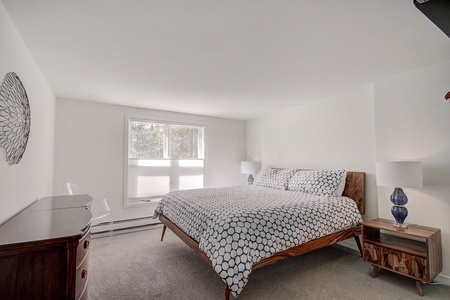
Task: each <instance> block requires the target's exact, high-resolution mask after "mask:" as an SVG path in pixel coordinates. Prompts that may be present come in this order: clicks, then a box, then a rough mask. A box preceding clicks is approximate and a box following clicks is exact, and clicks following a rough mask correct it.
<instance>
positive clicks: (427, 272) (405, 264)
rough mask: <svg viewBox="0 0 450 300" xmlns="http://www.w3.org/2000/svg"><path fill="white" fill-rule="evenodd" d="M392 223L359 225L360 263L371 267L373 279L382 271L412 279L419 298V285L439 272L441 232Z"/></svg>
mask: <svg viewBox="0 0 450 300" xmlns="http://www.w3.org/2000/svg"><path fill="white" fill-rule="evenodd" d="M392 223H393V221H392V220H386V219H374V220H371V221H368V222H364V223H362V247H363V260H364V261H366V262H368V263H370V264H372V265H373V272H372V277H374V278H375V277H376V276H377V272H378V268H383V269H386V270H390V271H392V272H395V273H398V274H401V275H403V276H407V277H409V278H412V279H414V280H416V286H417V292H418V293H419V295H420V296H423V291H422V282H426V283H431V282H432V281H433V279H434V278H435V277H436V276H437V275H438V274H439V273H440V272H441V271H442V242H441V230H440V229H437V228H432V227H425V226H420V225H415V224H410V225H409V227H408V228H397V227H394V226H392Z"/></svg>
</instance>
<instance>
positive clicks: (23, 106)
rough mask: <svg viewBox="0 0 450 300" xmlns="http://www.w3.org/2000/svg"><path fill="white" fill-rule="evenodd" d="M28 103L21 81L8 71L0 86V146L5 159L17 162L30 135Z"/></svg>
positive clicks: (13, 162) (10, 162) (9, 161)
mask: <svg viewBox="0 0 450 300" xmlns="http://www.w3.org/2000/svg"><path fill="white" fill-rule="evenodd" d="M30 126H31V120H30V104H29V102H28V96H27V92H26V91H25V88H24V87H23V85H22V82H21V81H20V79H19V76H17V74H16V73H14V72H9V73H7V74H6V76H5V78H4V79H3V83H2V85H1V87H0V147H2V148H3V149H5V153H6V161H7V162H8V163H9V164H10V165H13V164H18V163H19V162H20V160H21V159H22V156H23V154H24V152H25V149H26V147H27V142H28V136H29V135H30Z"/></svg>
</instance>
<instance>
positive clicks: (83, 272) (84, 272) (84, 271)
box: [81, 269, 87, 278]
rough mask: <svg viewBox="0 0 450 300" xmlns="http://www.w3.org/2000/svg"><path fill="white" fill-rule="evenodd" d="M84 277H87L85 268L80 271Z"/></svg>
mask: <svg viewBox="0 0 450 300" xmlns="http://www.w3.org/2000/svg"><path fill="white" fill-rule="evenodd" d="M86 277H87V270H86V269H85V270H83V271H82V272H81V278H86Z"/></svg>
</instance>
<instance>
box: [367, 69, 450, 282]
mask: <svg viewBox="0 0 450 300" xmlns="http://www.w3.org/2000/svg"><path fill="white" fill-rule="evenodd" d="M374 87H375V129H376V130H375V132H376V134H375V136H376V157H377V160H378V161H388V160H395V159H401V160H419V161H422V165H423V181H424V182H423V184H424V186H423V188H420V189H405V193H406V195H407V196H408V199H409V202H408V204H407V205H406V207H407V208H408V210H409V215H408V217H407V219H406V222H407V223H417V224H422V225H426V226H432V227H437V228H440V229H441V230H442V248H443V260H444V270H443V272H442V273H441V274H442V275H445V276H447V277H450V104H449V103H448V102H447V101H445V100H444V95H445V94H446V93H447V92H449V91H450V61H448V62H446V63H442V64H439V65H434V66H430V67H428V68H424V69H420V70H416V71H414V72H410V73H406V74H401V75H399V76H396V77H393V78H388V79H384V80H381V81H378V82H376V83H375V85H374ZM392 190H393V189H392V188H385V187H383V188H382V187H380V188H378V192H379V193H378V209H379V215H380V217H384V218H389V219H392V216H391V213H390V208H391V206H392V203H391V202H390V200H389V196H390V194H391V193H392ZM449 279H450V278H449Z"/></svg>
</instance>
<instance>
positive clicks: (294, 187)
mask: <svg viewBox="0 0 450 300" xmlns="http://www.w3.org/2000/svg"><path fill="white" fill-rule="evenodd" d="M346 178H347V171H345V170H306V171H298V172H296V173H295V174H294V175H293V176H292V177H291V178H290V180H289V182H288V190H291V191H301V192H305V193H311V194H315V195H319V196H342V193H343V192H344V188H345V181H346Z"/></svg>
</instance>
